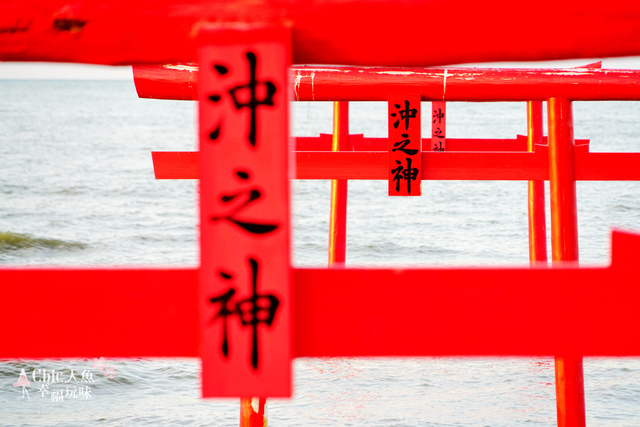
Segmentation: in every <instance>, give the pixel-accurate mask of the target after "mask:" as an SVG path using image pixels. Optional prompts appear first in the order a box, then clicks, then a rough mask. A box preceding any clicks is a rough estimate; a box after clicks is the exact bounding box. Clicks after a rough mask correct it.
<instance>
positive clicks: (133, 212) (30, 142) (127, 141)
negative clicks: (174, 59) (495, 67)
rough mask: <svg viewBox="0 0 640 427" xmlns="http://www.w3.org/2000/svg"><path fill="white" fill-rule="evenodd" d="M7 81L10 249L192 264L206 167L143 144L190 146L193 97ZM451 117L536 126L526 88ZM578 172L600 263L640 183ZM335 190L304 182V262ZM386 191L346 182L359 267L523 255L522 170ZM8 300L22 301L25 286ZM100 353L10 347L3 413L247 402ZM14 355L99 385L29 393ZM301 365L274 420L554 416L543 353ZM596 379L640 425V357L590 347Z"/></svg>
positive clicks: (379, 128) (317, 254) (190, 376)
mask: <svg viewBox="0 0 640 427" xmlns="http://www.w3.org/2000/svg"><path fill="white" fill-rule="evenodd" d="M0 94H1V96H0V196H1V198H2V199H1V200H2V202H1V203H0V265H2V266H19V265H30V266H34V265H46V266H51V265H60V266H96V265H101V266H102V265H141V266H154V265H171V266H195V265H196V264H197V261H198V252H197V235H196V229H197V219H196V216H197V215H196V205H195V198H196V183H195V182H193V181H169V180H165V181H155V180H154V177H153V169H152V163H151V155H150V151H152V150H159V151H161V150H167V151H171V150H183V151H190V150H194V149H195V147H196V145H195V140H196V138H195V128H196V125H195V123H196V118H195V117H196V116H195V104H194V103H189V102H171V101H154V100H141V99H138V98H137V96H136V93H135V89H134V87H133V84H132V82H129V81H10V80H5V81H0ZM386 108H387V107H386V105H385V104H384V103H352V104H351V121H350V123H351V132H352V133H364V134H365V135H366V136H385V135H386V132H387V130H386V126H387V124H386ZM428 110H429V104H428V103H425V104H424V105H423V111H428ZM423 114H424V112H423ZM574 115H575V134H576V137H577V138H590V139H591V141H592V143H591V150H592V151H637V150H638V149H639V141H638V138H637V136H638V135H639V134H640V120H639V118H640V105H639V104H638V103H631V102H627V103H622V102H619V103H617V102H599V103H597V102H592V103H575V104H574ZM425 117H428V115H426V114H425ZM331 119H332V105H331V104H329V103H294V104H293V105H292V123H293V124H292V127H293V129H292V131H293V134H294V135H297V136H313V135H317V134H318V133H319V132H323V133H330V132H331ZM447 121H448V128H447V135H448V136H449V137H452V138H455V137H485V138H489V137H496V138H509V137H514V136H515V135H516V134H525V133H526V113H525V105H524V104H523V103H503V104H495V103H491V104H465V103H450V104H448V118H447ZM429 132H430V128H429V122H428V120H425V123H424V125H423V134H425V135H426V134H429ZM577 187H578V201H579V212H578V220H579V227H580V256H581V261H582V264H583V265H604V264H607V263H608V259H609V233H610V231H609V230H610V228H611V227H621V228H628V229H635V230H640V197H639V196H640V186H639V185H638V184H637V183H630V182H620V183H604V182H581V183H578V185H577ZM329 191H330V184H329V182H327V181H295V182H294V183H293V202H294V230H293V232H294V262H295V264H296V265H297V266H309V265H314V266H322V265H325V264H326V262H327V236H328V220H329ZM386 191H387V190H386V183H385V182H365V181H353V182H350V184H349V208H348V212H349V218H348V249H347V264H348V265H351V266H355V265H423V266H424V265H501V264H503V265H527V259H528V258H527V257H528V255H527V253H528V252H527V251H528V247H527V213H526V206H527V203H526V201H527V199H526V183H524V182H462V181H461V182H457V181H450V182H432V181H425V182H424V183H423V196H422V197H418V198H389V197H387V196H386ZM547 200H548V198H547ZM2 286H19V284H14V283H12V284H7V283H3V284H2ZM87 286H91V284H90V283H88V284H87ZM514 286H517V284H514ZM51 292H55V289H51ZM109 298H110V296H109V290H108V289H104V296H103V298H101V299H100V300H96V301H68V302H67V304H66V305H64V306H60V307H58V313H59V315H58V316H56V317H55V318H52V319H50V321H51V322H57V323H58V324H59V326H60V331H61V333H63V331H67V332H69V333H73V325H74V324H75V323H76V322H91V321H92V319H79V318H76V317H74V315H73V307H74V305H77V304H91V305H94V306H96V307H98V306H104V305H107V306H108V304H109ZM15 304H20V305H23V306H24V307H25V316H28V315H29V294H28V293H25V295H24V298H23V299H22V300H21V301H15ZM327 314H328V315H330V314H331V307H327ZM114 315H117V313H114ZM587 315H588V313H587ZM20 324H21V319H14V320H13V321H12V322H11V323H10V324H5V325H3V327H4V328H20ZM625 326H626V325H620V327H625ZM132 327H135V325H132ZM95 333H96V334H109V331H102V330H96V331H95ZM32 339H34V340H37V339H38V337H37V336H34V337H33V338H32ZM78 339H81V337H78ZM629 339H636V331H635V330H633V329H630V330H629ZM11 345H12V343H10V342H2V344H0V346H1V347H0V348H8V347H9V346H11ZM96 357H100V355H96ZM106 362H108V365H109V366H112V367H113V368H114V369H115V370H116V372H117V373H116V375H115V376H114V378H113V379H109V378H107V377H104V376H101V372H99V371H98V369H97V368H94V367H93V366H92V364H93V363H95V361H94V360H75V359H74V360H20V361H17V360H11V361H1V362H0V408H1V409H0V424H2V425H59V426H67V425H75V426H84V425H91V424H99V425H109V426H112V425H113V426H116V425H213V426H234V425H237V424H238V417H239V405H238V402H237V401H236V400H210V401H203V400H201V399H200V398H199V387H200V381H199V373H200V364H199V362H198V361H197V360H184V359H152V360H147V359H145V360H120V359H113V360H108V361H106ZM21 369H25V371H26V373H27V374H28V375H29V379H32V377H31V373H32V372H33V371H34V370H36V369H47V370H48V371H51V370H54V369H55V370H56V371H58V372H63V373H65V377H64V380H66V379H67V378H68V377H69V376H70V375H69V374H70V371H71V369H73V370H75V372H76V375H78V376H79V375H80V373H81V372H83V371H85V370H86V371H91V372H93V373H94V375H95V377H94V378H96V379H97V378H100V381H99V382H95V383H91V397H90V398H75V399H74V398H72V397H70V398H66V399H65V400H64V401H62V402H59V401H53V400H52V399H51V398H50V396H48V395H44V397H43V396H42V395H41V394H39V393H38V391H37V389H38V387H37V385H36V384H34V383H33V382H32V383H31V385H30V386H29V387H28V388H27V389H28V391H29V393H30V399H27V398H24V399H23V398H22V396H23V393H22V390H21V387H14V386H13V383H15V382H17V380H18V378H19V375H20V372H21ZM294 371H295V377H294V382H295V395H294V398H293V399H292V400H284V399H273V400H270V403H269V422H270V425H272V426H343V425H344V426H426V425H434V426H445V425H451V426H453V425H473V426H475V425H487V426H512V425H521V424H527V425H549V424H554V423H555V417H556V414H555V397H554V393H555V391H554V374H553V361H552V359H550V358H548V357H546V358H545V357H541V358H531V359H519V358H413V359H329V358H327V359H302V360H296V361H295V363H294ZM37 372H41V371H37ZM67 385H68V384H67ZM56 386H58V384H51V388H55V387H56ZM585 389H586V405H587V421H588V423H589V424H590V425H598V426H600V425H628V426H633V425H640V363H639V362H638V360H637V359H629V358H620V359H612V358H587V359H586V360H585Z"/></svg>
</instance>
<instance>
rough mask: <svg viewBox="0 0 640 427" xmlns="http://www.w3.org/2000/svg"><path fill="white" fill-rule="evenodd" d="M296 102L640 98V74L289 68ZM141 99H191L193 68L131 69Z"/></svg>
mask: <svg viewBox="0 0 640 427" xmlns="http://www.w3.org/2000/svg"><path fill="white" fill-rule="evenodd" d="M291 73H292V78H291V81H292V82H293V89H294V94H295V97H296V100H297V101H386V99H387V96H388V94H390V93H398V92H406V91H409V90H411V91H413V90H416V91H419V92H420V93H421V96H422V100H423V101H431V100H445V101H530V100H541V101H542V100H547V99H548V98H550V97H552V96H562V97H565V98H567V99H571V100H575V101H614V100H625V101H626V100H639V99H640V71H638V70H602V69H597V68H587V67H584V68H567V69H562V68H560V69H558V68H556V69H553V68H537V69H525V68H488V69H482V68H448V69H446V70H445V69H443V68H439V69H437V68H433V69H425V68H376V67H373V68H365V67H313V68H312V67H293V68H292V70H291ZM133 76H134V83H135V85H136V90H137V91H138V96H139V97H141V98H155V99H175V100H194V99H195V86H196V85H197V80H198V71H197V67H193V66H176V65H173V66H165V65H163V66H134V67H133Z"/></svg>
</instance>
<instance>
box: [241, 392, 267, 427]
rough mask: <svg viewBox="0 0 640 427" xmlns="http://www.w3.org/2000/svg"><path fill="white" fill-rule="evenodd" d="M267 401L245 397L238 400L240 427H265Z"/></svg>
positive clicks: (260, 398) (261, 398)
mask: <svg viewBox="0 0 640 427" xmlns="http://www.w3.org/2000/svg"><path fill="white" fill-rule="evenodd" d="M266 415H267V399H266V398H264V397H253V398H249V397H245V398H242V399H240V427H266V426H267V421H268V420H267V416H266Z"/></svg>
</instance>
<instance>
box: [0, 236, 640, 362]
mask: <svg viewBox="0 0 640 427" xmlns="http://www.w3.org/2000/svg"><path fill="white" fill-rule="evenodd" d="M611 248H612V249H611V251H612V256H611V261H612V262H611V266H610V267H603V268H584V267H583V268H576V267H575V266H574V267H571V266H564V267H553V268H479V269H470V268H466V269H460V268H455V269H453V268H426V269H402V268H392V269H384V268H380V269H369V270H365V269H294V270H293V283H294V292H293V298H294V300H293V303H292V305H293V307H294V317H295V324H294V327H293V330H294V331H293V332H294V340H293V341H294V349H293V354H294V355H295V357H324V356H419V355H423V356H428V355H514V356H539V355H553V354H559V353H563V354H581V355H599V356H640V341H639V340H635V339H629V333H630V332H629V331H634V330H636V329H638V327H640V320H639V319H638V315H637V307H638V305H639V304H640V288H639V287H638V286H637V277H638V274H639V272H638V268H637V259H636V258H637V254H638V253H639V252H640V235H639V234H634V233H624V232H621V231H614V232H613V233H612V245H611ZM197 277H198V271H197V270H196V269H177V270H142V269H140V270H98V269H96V270H70V269H66V270H65V269H61V270H46V269H22V270H18V269H6V268H5V269H0V282H2V283H4V284H19V286H5V287H4V291H5V296H4V297H3V298H2V299H0V320H1V321H2V323H3V324H5V325H14V324H15V322H16V319H19V320H20V322H19V326H16V327H6V328H4V329H3V335H2V337H3V345H2V346H0V357H2V358H42V357H99V356H104V357H138V356H142V357H197V356H198V354H199V351H198V349H199V348H200V337H199V334H198V332H197V331H198V329H199V326H198V325H199V322H198V317H197V314H196V313H197V312H198V305H199V304H198V301H199V296H198V295H199V291H198V286H197V280H198V279H197ZM88 283H90V284H91V286H87V284H88ZM514 283H517V284H518V286H514ZM390 285H391V286H390ZM52 289H55V292H53V293H52V292H51V290H52ZM106 295H108V296H109V297H108V298H107V297H106ZM87 301H92V303H91V304H87ZM25 307H28V310H29V315H28V316H25ZM61 307H72V308H73V317H69V318H68V319H67V323H65V322H62V321H60V322H58V321H56V320H55V319H58V318H59V317H60V308H61ZM114 313H115V314H117V315H115V314H114ZM585 313H586V314H588V315H586V314H585ZM74 319H82V321H80V320H79V321H74ZM621 325H623V327H621ZM79 337H81V338H82V339H79Z"/></svg>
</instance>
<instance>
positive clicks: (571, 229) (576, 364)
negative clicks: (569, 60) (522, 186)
mask: <svg viewBox="0 0 640 427" xmlns="http://www.w3.org/2000/svg"><path fill="white" fill-rule="evenodd" d="M547 104H548V105H547V108H548V121H549V185H550V190H551V191H550V195H551V247H552V258H553V262H554V263H556V262H577V261H578V215H577V201H576V182H575V163H574V162H575V161H574V151H575V142H574V139H573V113H572V106H571V101H569V100H568V99H566V98H550V99H549V100H548V101H547ZM555 368H556V406H557V415H558V426H560V427H565V426H567V427H568V426H571V427H573V426H584V425H585V424H586V421H585V403H584V379H583V368H582V355H579V354H572V355H561V356H558V355H556V357H555Z"/></svg>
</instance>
